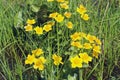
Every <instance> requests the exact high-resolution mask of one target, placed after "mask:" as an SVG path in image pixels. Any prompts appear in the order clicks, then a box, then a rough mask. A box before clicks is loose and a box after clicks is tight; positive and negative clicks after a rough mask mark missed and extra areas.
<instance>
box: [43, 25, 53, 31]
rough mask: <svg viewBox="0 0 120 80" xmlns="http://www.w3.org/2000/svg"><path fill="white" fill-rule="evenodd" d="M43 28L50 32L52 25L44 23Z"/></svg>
mask: <svg viewBox="0 0 120 80" xmlns="http://www.w3.org/2000/svg"><path fill="white" fill-rule="evenodd" d="M43 30H45V31H46V32H49V31H50V30H52V25H50V24H47V25H44V27H43Z"/></svg>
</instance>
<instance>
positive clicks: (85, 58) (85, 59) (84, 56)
mask: <svg viewBox="0 0 120 80" xmlns="http://www.w3.org/2000/svg"><path fill="white" fill-rule="evenodd" d="M79 56H80V58H81V59H82V61H83V62H84V63H87V64H88V62H91V61H92V57H90V56H89V55H88V54H87V53H86V52H84V53H80V54H79Z"/></svg>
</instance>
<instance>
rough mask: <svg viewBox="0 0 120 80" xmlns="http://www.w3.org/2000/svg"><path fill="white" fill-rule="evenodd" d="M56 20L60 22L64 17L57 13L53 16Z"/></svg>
mask: <svg viewBox="0 0 120 80" xmlns="http://www.w3.org/2000/svg"><path fill="white" fill-rule="evenodd" d="M55 20H56V21H57V22H62V21H63V20H64V17H63V16H62V15H61V14H58V15H57V17H56V18H55Z"/></svg>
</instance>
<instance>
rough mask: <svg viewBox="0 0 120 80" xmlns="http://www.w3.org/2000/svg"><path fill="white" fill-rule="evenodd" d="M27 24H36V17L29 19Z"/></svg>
mask: <svg viewBox="0 0 120 80" xmlns="http://www.w3.org/2000/svg"><path fill="white" fill-rule="evenodd" d="M27 24H35V19H28V20H27Z"/></svg>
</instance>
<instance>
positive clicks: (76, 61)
mask: <svg viewBox="0 0 120 80" xmlns="http://www.w3.org/2000/svg"><path fill="white" fill-rule="evenodd" d="M70 62H71V63H72V64H71V66H72V68H76V67H78V68H82V62H83V61H82V59H81V58H80V57H79V56H75V57H73V58H70Z"/></svg>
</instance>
